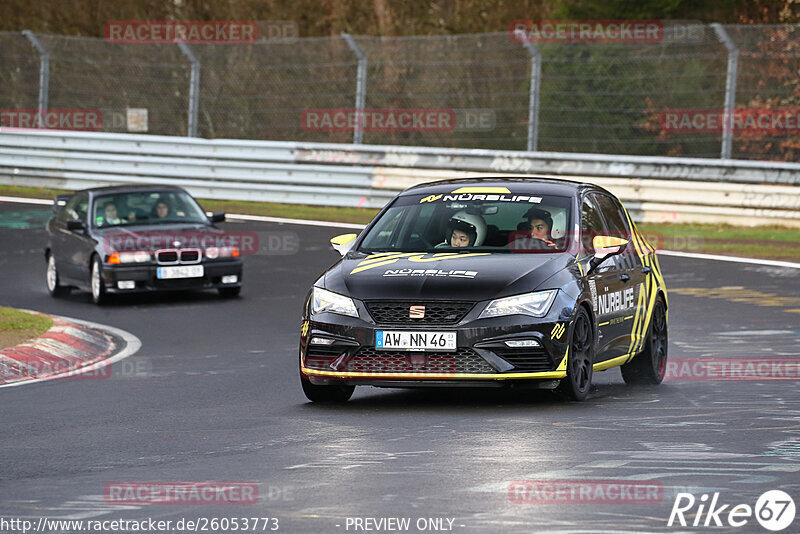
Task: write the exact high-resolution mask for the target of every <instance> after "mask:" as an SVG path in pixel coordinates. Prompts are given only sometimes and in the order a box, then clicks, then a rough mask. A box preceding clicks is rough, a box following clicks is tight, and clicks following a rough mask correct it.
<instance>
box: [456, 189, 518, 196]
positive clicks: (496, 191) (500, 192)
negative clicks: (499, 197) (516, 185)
mask: <svg viewBox="0 0 800 534" xmlns="http://www.w3.org/2000/svg"><path fill="white" fill-rule="evenodd" d="M456 193H495V194H502V193H511V191H509V190H508V188H507V187H459V188H458V189H456V190H455V191H453V192H452V193H450V194H451V195H454V194H456Z"/></svg>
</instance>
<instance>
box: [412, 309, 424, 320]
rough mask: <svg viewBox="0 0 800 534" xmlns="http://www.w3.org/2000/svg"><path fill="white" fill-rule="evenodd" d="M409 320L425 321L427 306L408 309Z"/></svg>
mask: <svg viewBox="0 0 800 534" xmlns="http://www.w3.org/2000/svg"><path fill="white" fill-rule="evenodd" d="M408 318H409V319H424V318H425V306H411V307H410V308H409V309H408Z"/></svg>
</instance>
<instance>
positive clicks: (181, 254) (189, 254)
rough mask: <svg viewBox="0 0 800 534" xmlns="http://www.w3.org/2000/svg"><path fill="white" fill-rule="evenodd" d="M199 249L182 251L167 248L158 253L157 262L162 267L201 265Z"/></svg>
mask: <svg viewBox="0 0 800 534" xmlns="http://www.w3.org/2000/svg"><path fill="white" fill-rule="evenodd" d="M200 259H201V255H200V249H199V248H184V249H181V250H178V249H174V248H166V249H162V250H157V251H156V261H157V262H158V263H159V264H161V265H176V264H178V263H183V264H186V263H200Z"/></svg>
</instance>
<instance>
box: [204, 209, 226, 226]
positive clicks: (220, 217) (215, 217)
mask: <svg viewBox="0 0 800 534" xmlns="http://www.w3.org/2000/svg"><path fill="white" fill-rule="evenodd" d="M208 220H209V221H211V223H212V224H213V223H220V222H225V212H224V211H215V212H214V213H212V214H211V215H209V216H208Z"/></svg>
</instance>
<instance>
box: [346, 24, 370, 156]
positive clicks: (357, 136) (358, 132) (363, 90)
mask: <svg viewBox="0 0 800 534" xmlns="http://www.w3.org/2000/svg"><path fill="white" fill-rule="evenodd" d="M342 39H344V40H345V42H346V43H347V46H349V47H350V50H352V51H353V53H354V54H355V55H356V58H358V70H357V71H356V125H355V129H354V130H353V143H354V144H356V145H360V144H361V143H363V142H364V103H365V101H366V98H367V56H366V55H365V54H364V51H363V50H361V47H360V46H358V43H357V42H356V40H355V39H353V36H352V35H350V34H349V33H343V34H342Z"/></svg>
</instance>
